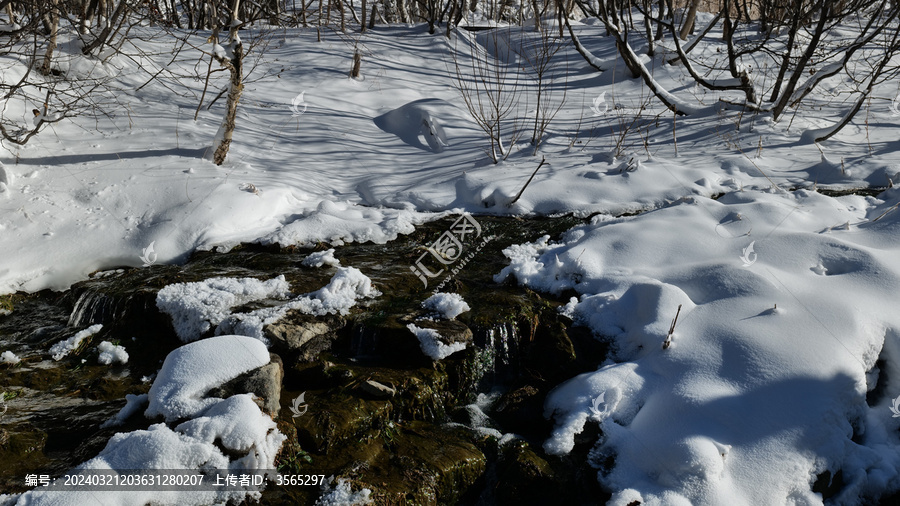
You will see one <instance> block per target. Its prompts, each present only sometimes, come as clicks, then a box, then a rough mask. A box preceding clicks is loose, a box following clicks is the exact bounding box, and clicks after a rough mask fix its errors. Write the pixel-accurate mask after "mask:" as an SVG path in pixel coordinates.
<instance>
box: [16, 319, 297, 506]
mask: <svg viewBox="0 0 900 506" xmlns="http://www.w3.org/2000/svg"><path fill="white" fill-rule="evenodd" d="M268 362H269V353H268V351H266V348H265V346H264V345H263V344H262V343H260V342H259V341H257V340H255V339H251V338H248V337H242V336H219V337H213V338H209V339H205V340H201V341H197V342H194V343H190V344H186V345H184V346H182V347H180V348H178V349H176V350H174V351H172V352H171V353H170V354H169V355H168V356H167V357H166V360H165V361H164V363H163V367H162V369H161V370H160V372H159V374H158V375H157V377H156V380H155V381H154V383H153V386H152V387H151V388H150V392H149V394H144V395H133V394H128V395H127V396H126V405H125V407H123V408H122V410H121V411H119V413H118V414H117V415H116V416H115V417H114V418H112V419H111V420H109V421H108V422H106V423H105V424H104V427H115V426H118V425H122V423H124V421H125V420H126V419H127V418H129V417H131V416H133V415H134V414H135V413H137V412H138V411H139V410H140V408H141V407H143V406H144V404H146V403H147V402H148V401H149V407H148V408H147V410H146V411H145V415H146V416H148V417H153V416H157V415H162V416H164V417H165V418H166V422H172V421H174V420H181V419H186V420H184V421H183V422H182V423H180V424H178V425H177V426H175V427H174V428H172V427H170V426H169V425H167V424H166V423H156V424H153V425H150V427H149V428H147V429H146V430H136V431H132V432H126V433H117V434H116V435H114V436H113V437H112V438H111V439H110V440H109V442H108V443H107V445H106V447H105V448H104V449H103V450H102V451H101V452H100V453H99V454H98V455H97V456H96V457H94V458H92V459H89V460H88V461H86V462H84V463H82V464H80V465H78V466H76V467H75V468H74V469H73V470H71V471H70V472H72V473H77V472H84V471H87V470H92V469H96V470H117V471H129V470H136V469H143V470H150V469H158V470H177V471H178V472H179V473H192V472H193V473H195V474H197V475H200V474H204V472H205V471H210V470H219V472H227V471H233V472H238V471H240V472H242V473H247V472H248V471H260V472H262V471H267V470H271V469H274V467H275V456H276V454H277V453H278V451H279V450H280V448H281V445H282V443H283V442H284V440H285V436H284V435H283V434H281V432H279V431H278V429H277V428H276V426H275V422H274V421H273V420H272V419H271V418H269V416H267V415H265V414H263V413H262V412H261V411H260V409H259V407H258V406H257V405H256V403H255V402H254V401H253V397H252V394H237V395H233V396H231V397H229V398H227V399H218V398H211V397H206V396H205V394H206V393H207V392H208V391H209V390H210V389H211V388H212V387H215V386H218V385H221V384H222V383H225V382H227V381H228V380H230V379H232V378H234V377H236V376H238V375H240V374H242V373H244V372H247V371H250V370H252V369H255V368H257V367H260V366H262V365H265V364H267V363H268ZM208 479H209V477H208V476H207V480H208ZM59 485H60V483H54V484H53V486H51V487H49V488H46V489H44V488H43V487H37V488H35V489H33V490H30V491H28V492H26V493H25V494H23V495H22V496H20V497H18V502H17V504H60V505H79V504H86V503H91V502H98V501H99V502H102V503H104V504H123V505H136V506H137V505H142V504H149V503H153V504H190V505H207V504H220V503H226V502H228V503H239V502H242V501H245V500H251V501H254V500H255V501H258V500H259V498H260V493H259V491H257V490H252V489H230V488H220V487H206V488H198V489H196V490H195V489H177V490H151V491H146V490H141V489H128V490H125V491H118V490H114V491H97V490H95V491H90V490H74V491H73V490H71V489H69V490H65V491H55V490H54V486H59Z"/></svg>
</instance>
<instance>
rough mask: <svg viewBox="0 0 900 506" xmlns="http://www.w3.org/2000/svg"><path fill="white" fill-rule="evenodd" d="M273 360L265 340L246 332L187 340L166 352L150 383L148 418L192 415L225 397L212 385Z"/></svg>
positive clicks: (171, 418)
mask: <svg viewBox="0 0 900 506" xmlns="http://www.w3.org/2000/svg"><path fill="white" fill-rule="evenodd" d="M268 363H269V351H268V350H267V349H266V345H265V344H263V343H262V342H260V341H258V340H256V339H253V338H250V337H245V336H218V337H212V338H209V339H203V340H201V341H197V342H194V343H190V344H186V345H184V346H182V347H180V348H178V349H176V350H174V351H172V352H171V353H169V355H168V356H166V360H165V361H164V362H163V366H162V369H160V371H159V374H157V376H156V379H155V380H154V381H153V386H151V387H150V392H149V401H150V405H149V406H148V407H147V410H146V411H145V412H144V415H145V416H147V417H148V418H152V417H155V416H162V417H164V418H165V420H166V421H167V422H171V421H174V420H179V419H182V418H191V417H194V416H196V415H197V414H199V413H200V412H201V411H203V410H204V409H207V408H209V407H210V406H212V405H214V404H216V403H218V402H219V401H221V399H219V398H214V397H213V398H209V397H205V394H206V393H207V392H209V390H210V389H212V388H214V387H216V386H219V385H221V384H223V383H226V382H228V381H230V380H232V379H234V378H236V377H238V376H240V375H241V374H243V373H245V372H248V371H252V370H253V369H256V368H258V367H262V366H264V365H266V364H268Z"/></svg>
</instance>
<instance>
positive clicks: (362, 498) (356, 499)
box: [316, 477, 372, 506]
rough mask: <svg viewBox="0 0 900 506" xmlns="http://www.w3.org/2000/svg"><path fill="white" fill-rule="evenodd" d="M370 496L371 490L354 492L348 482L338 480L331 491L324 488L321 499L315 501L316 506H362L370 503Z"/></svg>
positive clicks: (346, 480)
mask: <svg viewBox="0 0 900 506" xmlns="http://www.w3.org/2000/svg"><path fill="white" fill-rule="evenodd" d="M332 478H333V477H332ZM370 495H372V491H371V490H369V489H367V488H364V489H362V490H360V491H358V492H354V491H353V489H352V488H351V487H350V480H348V479H346V478H338V482H337V485H335V487H334V488H333V489H331V488H330V487H327V486H326V490H325V492H324V493H323V494H322V497H320V498H319V499H318V500H317V501H316V506H362V505H363V504H371V503H372V499H370V498H369V496H370Z"/></svg>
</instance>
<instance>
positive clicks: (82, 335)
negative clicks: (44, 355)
mask: <svg viewBox="0 0 900 506" xmlns="http://www.w3.org/2000/svg"><path fill="white" fill-rule="evenodd" d="M102 328H103V324H101V323H96V324H94V325H91V326H90V327H88V328H86V329H84V330H82V331H80V332H78V333H76V334H75V335H74V336H72V337H70V338H68V339H66V340H65V341H60V342H58V343H56V344H54V345H53V346H51V347H50V355H51V356H52V357H53V360H56V361H60V360H62V359H63V358H64V357H65V356H66V355H68V354H69V353H72V352H73V351H75V350H77V349H78V347H79V346H80V345H81V342H82V341H84V340H85V339H87V338H88V337H91V336H92V335H94V334H96V333H97V332H100V329H102Z"/></svg>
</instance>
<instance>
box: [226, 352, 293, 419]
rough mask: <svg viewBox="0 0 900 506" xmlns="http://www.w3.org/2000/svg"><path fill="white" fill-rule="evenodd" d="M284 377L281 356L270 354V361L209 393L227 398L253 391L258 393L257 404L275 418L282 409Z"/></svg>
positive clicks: (255, 393)
mask: <svg viewBox="0 0 900 506" xmlns="http://www.w3.org/2000/svg"><path fill="white" fill-rule="evenodd" d="M283 379H284V365H283V363H282V362H281V357H279V356H278V355H276V354H274V353H270V354H269V363H268V364H266V365H264V366H262V367H260V368H257V369H254V370H252V371H250V372H248V373H245V374H242V375H240V376H238V377H237V378H235V379H233V380H231V381H229V382H228V383H225V384H224V385H222V386H220V387H218V388H214V389H213V390H211V391H210V393H209V395H210V396H213V397H221V398H223V399H227V398H228V397H231V396H232V395H236V394H243V393H252V394H254V395H256V397H257V399H256V404H257V405H259V407H260V409H262V410H263V411H264V412H265V413H266V414H268V415H269V416H271V417H272V418H275V417H277V416H278V412H279V411H280V410H281V383H282V380H283Z"/></svg>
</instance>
